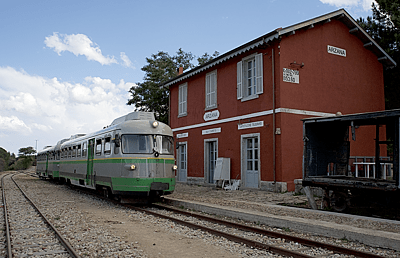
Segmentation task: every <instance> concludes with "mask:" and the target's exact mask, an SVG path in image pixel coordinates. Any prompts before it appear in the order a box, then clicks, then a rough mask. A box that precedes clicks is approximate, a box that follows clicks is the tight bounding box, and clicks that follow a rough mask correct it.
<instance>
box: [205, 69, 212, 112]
mask: <svg viewBox="0 0 400 258" xmlns="http://www.w3.org/2000/svg"><path fill="white" fill-rule="evenodd" d="M210 77H211V76H210V75H209V74H207V75H206V108H207V107H209V106H210V103H211V100H210V91H211V87H210V85H211V79H210Z"/></svg>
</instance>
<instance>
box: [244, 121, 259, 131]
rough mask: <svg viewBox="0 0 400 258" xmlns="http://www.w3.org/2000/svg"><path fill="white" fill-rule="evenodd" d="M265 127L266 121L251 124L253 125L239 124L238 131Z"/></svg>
mask: <svg viewBox="0 0 400 258" xmlns="http://www.w3.org/2000/svg"><path fill="white" fill-rule="evenodd" d="M263 126H264V121H257V122H251V123H245V124H238V130H242V129H249V128H255V127H263Z"/></svg>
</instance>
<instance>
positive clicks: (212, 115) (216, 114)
mask: <svg viewBox="0 0 400 258" xmlns="http://www.w3.org/2000/svg"><path fill="white" fill-rule="evenodd" d="M218 118H219V111H218V110H214V111H211V112H207V113H205V114H204V116H203V119H204V121H210V120H215V119H218Z"/></svg>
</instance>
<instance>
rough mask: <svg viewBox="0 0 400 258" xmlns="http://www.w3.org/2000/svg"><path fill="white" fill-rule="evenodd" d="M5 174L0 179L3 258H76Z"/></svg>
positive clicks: (10, 177)
mask: <svg viewBox="0 0 400 258" xmlns="http://www.w3.org/2000/svg"><path fill="white" fill-rule="evenodd" d="M14 175H15V174H6V175H3V176H2V178H1V188H2V195H3V217H4V221H3V222H4V224H5V231H6V234H5V235H6V239H5V240H6V241H5V243H6V248H5V251H4V252H3V253H4V254H5V256H6V257H9V258H10V257H28V256H36V257H40V256H43V257H79V255H78V254H77V253H76V252H75V250H74V249H73V248H72V247H71V245H70V244H69V243H68V242H67V241H66V240H65V239H64V238H63V237H62V236H61V235H60V233H59V232H58V230H57V229H56V228H55V227H54V226H53V225H52V224H51V223H50V222H49V220H47V218H46V217H45V216H44V215H43V214H42V213H41V212H40V210H39V209H38V208H37V206H36V205H35V204H34V203H33V202H32V201H31V200H30V199H29V198H28V196H27V195H26V194H25V192H24V191H23V190H22V189H21V188H20V187H19V186H18V184H17V183H16V182H15V181H14V179H13V178H12V177H13V176H14Z"/></svg>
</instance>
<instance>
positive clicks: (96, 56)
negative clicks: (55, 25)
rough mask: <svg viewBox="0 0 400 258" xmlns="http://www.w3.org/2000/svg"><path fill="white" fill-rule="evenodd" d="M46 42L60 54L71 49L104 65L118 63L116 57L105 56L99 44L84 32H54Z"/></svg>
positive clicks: (77, 54) (76, 53)
mask: <svg viewBox="0 0 400 258" xmlns="http://www.w3.org/2000/svg"><path fill="white" fill-rule="evenodd" d="M44 43H45V44H46V46H47V47H49V48H53V49H54V51H55V52H56V53H57V54H58V55H61V53H62V52H64V51H69V52H71V53H73V54H74V55H76V56H79V55H83V56H86V58H87V60H89V61H90V60H94V61H97V62H99V63H100V64H102V65H109V64H113V63H115V64H117V63H118V62H117V60H115V58H114V57H109V56H107V57H105V56H103V54H102V53H101V50H100V48H99V47H98V46H97V44H95V43H93V42H92V41H91V40H90V39H89V38H88V36H86V35H84V34H71V35H66V34H60V35H59V34H58V33H57V32H54V33H53V35H51V36H48V37H46V39H45V41H44Z"/></svg>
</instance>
